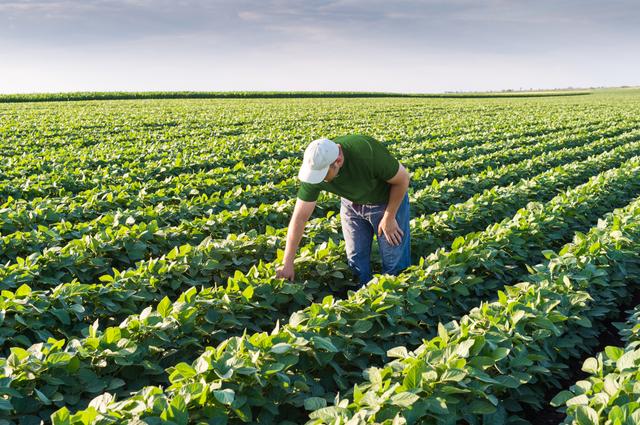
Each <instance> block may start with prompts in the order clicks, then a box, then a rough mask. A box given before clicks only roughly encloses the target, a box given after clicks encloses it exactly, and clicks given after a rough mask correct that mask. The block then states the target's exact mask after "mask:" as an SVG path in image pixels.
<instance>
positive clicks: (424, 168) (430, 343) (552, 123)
mask: <svg viewBox="0 0 640 425" xmlns="http://www.w3.org/2000/svg"><path fill="white" fill-rule="evenodd" d="M574 94H575V95H573V96H559V95H554V96H549V95H545V94H544V93H541V94H539V95H532V96H517V95H516V96H508V95H496V96H491V95H485V96H478V97H473V96H467V97H455V96H451V97H447V96H442V97H419V96H416V97H411V96H407V97H393V96H391V95H389V97H386V96H370V97H357V94H351V95H350V96H353V97H349V96H346V97H338V96H336V95H333V96H327V97H322V96H320V94H316V95H318V96H319V97H315V98H314V97H306V98H304V97H301V98H298V97H295V96H294V97H289V96H282V98H279V97H277V96H275V97H274V96H271V97H266V98H253V97H251V96H245V97H244V98H206V97H202V98H188V97H189V96H187V95H185V98H171V97H176V96H170V95H166V96H162V95H161V94H158V95H157V96H150V95H149V96H146V97H141V98H134V99H128V98H126V96H125V97H121V98H118V97H117V96H115V97H111V98H110V97H109V96H106V95H103V96H102V97H98V98H97V99H95V100H91V96H88V95H87V96H85V95H82V96H78V98H76V99H73V98H72V99H68V100H62V99H61V98H56V97H55V96H53V97H51V98H47V97H46V96H44V97H37V96H33V97H31V98H29V97H25V98H18V99H17V100H18V101H16V99H15V98H11V99H9V98H4V99H3V98H2V97H0V150H1V156H0V290H1V293H0V343H1V344H2V348H1V350H0V424H1V425H5V424H6V425H9V424H20V425H35V424H41V423H45V424H49V423H53V424H56V425H63V424H64V425H71V424H74V425H79V424H82V425H89V424H96V425H98V424H100V425H106V424H149V425H156V424H173V425H185V424H218V425H225V424H240V423H259V424H309V425H320V424H327V425H328V424H333V425H347V424H348V425H357V424H388V425H401V424H439V425H453V424H469V425H485V424H498V425H499V424H527V423H531V424H552V423H554V424H579V425H585V424H611V425H628V424H638V423H640V290H639V288H638V287H636V285H638V284H639V283H640V255H639V253H640V198H639V196H640V90H634V89H624V90H594V91H591V92H583V93H574ZM153 97H158V98H153ZM162 97H165V98H162ZM178 97H181V96H178ZM9 100H11V102H9ZM349 133H360V134H367V135H370V136H372V137H374V138H376V139H377V140H379V141H381V142H382V143H384V144H385V145H386V146H387V148H388V149H389V150H390V151H391V153H392V154H393V155H394V156H395V157H396V158H398V160H399V161H400V162H401V163H402V164H403V165H404V166H405V167H406V168H407V170H408V171H409V172H410V174H411V185H410V188H409V198H410V202H411V216H412V220H411V238H412V241H411V242H412V243H411V245H412V246H411V250H412V256H413V258H412V262H413V265H412V266H411V267H410V268H408V269H407V270H405V271H404V272H402V273H401V274H400V275H398V276H388V275H380V274H377V275H376V276H375V277H374V279H373V280H372V281H371V282H369V283H368V284H367V285H366V286H365V287H363V288H362V289H359V290H356V284H355V282H353V280H352V276H351V273H350V270H349V267H348V266H347V263H346V256H345V246H344V241H343V238H342V233H341V226H340V218H339V214H338V213H339V205H340V199H339V198H337V197H336V196H333V195H331V194H322V195H321V197H320V199H319V201H318V205H317V208H316V210H315V211H314V214H313V216H312V219H311V220H310V221H309V222H308V223H307V226H306V230H305V236H304V238H303V240H302V242H301V245H300V249H299V251H298V255H297V258H296V262H295V264H296V279H295V281H293V282H289V281H285V280H282V279H276V278H275V269H276V267H278V266H279V265H280V264H281V263H280V261H281V259H282V256H283V249H284V246H285V239H286V232H287V225H288V223H289V220H290V218H291V213H292V211H293V206H294V204H295V201H296V199H295V198H296V191H297V187H298V181H297V173H298V169H299V167H300V164H301V161H302V154H303V152H304V148H305V147H306V145H307V144H308V143H309V142H310V141H312V140H314V139H317V138H321V137H328V138H333V137H337V136H341V135H344V134H349ZM372 261H373V263H374V270H377V271H379V270H380V264H379V259H378V255H377V253H376V252H374V253H373V255H372ZM636 307H637V308H636Z"/></svg>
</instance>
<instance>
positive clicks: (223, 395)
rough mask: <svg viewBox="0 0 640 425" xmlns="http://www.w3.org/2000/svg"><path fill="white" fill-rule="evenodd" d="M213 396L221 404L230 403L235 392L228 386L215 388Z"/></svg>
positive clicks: (234, 396)
mask: <svg viewBox="0 0 640 425" xmlns="http://www.w3.org/2000/svg"><path fill="white" fill-rule="evenodd" d="M213 396H214V397H215V398H216V400H218V401H219V402H220V403H222V404H227V405H228V404H231V403H233V400H234V399H235V398H236V393H235V391H233V390H232V389H230V388H227V389H224V390H215V391H213Z"/></svg>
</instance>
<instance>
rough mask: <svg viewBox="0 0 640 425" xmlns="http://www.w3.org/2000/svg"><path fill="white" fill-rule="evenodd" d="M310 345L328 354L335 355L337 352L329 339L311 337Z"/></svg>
mask: <svg viewBox="0 0 640 425" xmlns="http://www.w3.org/2000/svg"><path fill="white" fill-rule="evenodd" d="M311 343H312V344H313V346H314V347H315V348H318V349H321V350H324V351H328V352H330V353H337V352H338V351H339V350H338V349H337V348H336V346H335V345H333V343H332V342H331V340H330V339H329V338H324V337H321V336H313V337H311Z"/></svg>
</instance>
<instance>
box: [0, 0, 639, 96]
mask: <svg viewBox="0 0 640 425" xmlns="http://www.w3.org/2000/svg"><path fill="white" fill-rule="evenodd" d="M638 22H640V3H638V2H637V1H636V0H608V1H604V0H562V1H560V0H537V1H529V0H394V1H389V0H309V1H303V0H37V1H36V0H0V62H1V63H2V66H0V91H2V90H4V91H7V89H6V87H8V84H9V83H10V84H11V87H14V88H19V87H20V83H19V82H18V81H17V80H19V79H20V75H27V74H28V73H26V72H25V71H24V70H25V69H28V70H32V71H31V74H30V75H31V77H30V78H31V79H33V76H34V75H38V70H42V69H44V68H45V67H51V66H52V63H51V61H52V60H53V61H56V60H57V61H62V60H64V61H65V62H64V63H62V62H61V65H60V67H59V69H60V73H61V74H64V72H63V70H64V69H65V66H66V70H67V74H68V75H69V77H60V78H68V82H69V84H71V83H72V82H73V81H74V73H77V72H80V71H77V70H80V69H85V70H87V69H88V68H91V67H90V66H88V65H87V66H86V67H84V68H83V66H84V64H87V63H91V61H95V62H96V63H100V64H101V67H100V66H97V67H96V68H97V69H92V70H91V72H95V73H97V74H96V77H95V81H106V79H107V78H106V77H105V76H104V74H105V73H107V72H111V75H114V68H115V67H126V66H127V65H126V64H127V63H129V64H135V67H132V66H130V67H129V69H128V71H129V73H130V74H129V75H133V73H136V72H140V73H141V74H140V75H141V79H143V77H142V76H143V75H147V74H149V73H150V72H149V71H148V70H152V71H151V73H152V74H153V78H151V77H148V78H151V80H149V81H150V84H152V83H154V82H155V84H156V85H158V84H159V82H162V81H163V80H162V79H163V78H164V79H165V80H167V81H168V79H169V75H168V74H167V72H169V71H166V70H167V69H169V68H171V72H173V73H177V74H178V75H180V73H182V74H183V75H189V77H188V78H189V79H190V80H191V82H192V84H193V85H194V86H195V85H196V79H200V80H198V81H199V83H198V84H203V85H207V84H210V85H211V84H212V85H213V86H212V87H210V88H212V89H215V88H218V87H217V86H216V85H215V84H216V83H215V82H216V81H217V82H220V81H225V84H228V86H229V85H230V83H229V81H233V78H234V76H235V77H236V78H237V79H238V80H237V84H238V85H239V87H246V88H251V87H254V86H259V85H261V84H262V85H267V84H268V81H267V80H266V79H268V78H271V80H270V81H272V85H273V86H274V87H273V88H279V87H276V86H277V84H281V83H282V81H284V82H287V81H289V82H291V84H293V81H294V80H295V81H296V83H295V84H298V83H299V84H301V85H304V84H305V82H306V83H307V85H308V86H309V88H310V89H311V88H314V87H316V86H317V85H318V84H320V83H321V84H323V85H324V84H328V85H331V84H334V85H335V86H336V87H338V86H342V85H344V84H346V82H350V84H353V87H352V88H353V89H357V88H358V84H356V83H359V84H360V85H361V86H364V85H365V82H366V84H367V85H369V84H373V85H376V84H378V85H379V88H380V90H386V89H393V87H399V86H400V85H401V84H400V82H399V81H397V79H398V78H399V77H396V76H400V75H401V76H403V77H402V78H403V84H404V82H408V81H412V82H413V83H412V84H414V85H415V86H416V90H417V89H418V85H419V86H420V87H423V89H428V88H429V87H432V90H436V89H455V88H460V89H464V88H465V87H467V88H470V87H474V88H475V87H478V86H481V85H482V84H485V85H486V86H488V85H492V84H501V81H504V84H513V81H514V80H513V73H514V72H518V73H520V74H521V75H522V80H523V81H525V80H526V79H527V78H528V79H530V80H531V84H530V85H531V86H536V85H549V84H561V83H562V82H564V81H566V78H565V77H562V78H560V77H559V76H560V75H561V74H562V75H564V74H565V73H566V74H567V75H569V76H570V75H571V72H573V73H574V74H575V76H576V77H575V79H576V81H578V80H581V81H602V84H608V83H609V82H611V83H614V79H612V78H609V79H607V75H614V73H613V71H611V70H609V71H608V72H609V74H607V71H605V70H604V65H602V64H594V62H597V60H598V59H599V58H609V57H618V61H617V67H616V72H615V76H616V79H615V81H623V80H625V79H633V78H635V77H634V76H635V73H633V70H634V69H637V65H638V64H639V63H638V62H639V59H636V58H635V57H634V56H632V55H630V54H629V52H630V51H632V50H633V49H637V46H638V45H640V26H639V25H637V23H638ZM48 55H50V56H51V57H48ZM51 58H53V59H51ZM63 58H64V59H63ZM516 62H517V63H518V65H517V66H516ZM480 63H482V66H484V67H485V68H486V72H484V71H482V72H481V70H480V69H478V68H477V67H478V66H480ZM492 63H493V64H494V65H491V64H492ZM169 64H171V66H170V65H169ZM180 64H188V66H189V69H188V71H189V72H187V70H186V68H185V67H180ZM524 64H526V65H524ZM383 65H384V66H383ZM323 66H325V67H328V68H330V69H331V72H328V71H325V72H318V74H317V75H316V74H314V72H316V71H315V69H316V68H317V67H323ZM523 66H524V67H523ZM474 67H475V68H474ZM600 68H602V69H601V70H600V71H598V69H600ZM18 69H20V70H21V71H20V72H18V71H17V70H18ZM252 69H253V70H254V71H251V70H252ZM460 69H463V70H465V71H466V72H467V74H468V77H467V78H468V81H467V83H465V84H463V83H464V74H460V75H458V74H457V72H458V71H459V70H460ZM471 69H473V70H474V71H478V72H475V73H473V72H469V70H471ZM528 69H534V70H536V72H532V73H528V72H525V70H528ZM551 69H553V73H554V75H555V77H554V76H553V75H550V70H551ZM269 70H270V72H271V74H269V73H268V72H267V71H269ZM364 70H367V71H366V73H367V75H366V76H365V75H363V72H365V71H364ZM507 70H509V72H510V73H511V74H509V75H505V73H506V72H507ZM86 72H89V71H86ZM288 72H289V73H291V74H290V76H289V78H288V79H284V80H279V78H280V75H282V74H283V73H284V74H286V73H288ZM101 73H102V74H101ZM145 73H146V74H145ZM124 74H125V75H126V72H125V73H124ZM9 75H10V77H7V76H9ZM100 75H102V77H100ZM207 75H210V76H211V78H210V79H207V78H206V76H207ZM3 76H4V80H2V77H3ZM448 76H449V77H448ZM453 76H455V78H454V77H453ZM491 76H493V77H491ZM536 76H538V77H536ZM87 78H89V77H87ZM109 78H111V77H109ZM154 78H155V79H154ZM171 78H173V75H171ZM185 78H186V77H185ZM373 78H375V79H376V80H371V79H373ZM554 78H555V79H554ZM131 79H133V77H131ZM328 79H331V81H332V82H333V83H332V82H331V81H328ZM367 79H369V80H367ZM501 79H502V80H501ZM3 81H5V82H6V81H9V83H3ZM40 81H43V84H45V82H44V81H45V80H44V79H42V78H41V79H40ZM75 81H79V79H78V76H77V75H75ZM172 81H174V80H172ZM212 81H213V83H212ZM419 81H424V82H425V83H423V84H418V83H417V82H419ZM625 81H626V80H625ZM186 83H188V81H187V82H186ZM3 84H4V86H3ZM30 84H31V83H30ZM113 84H115V83H113ZM314 84H315V85H316V86H313V85H314ZM123 85H124V83H123ZM43 87H44V86H43ZM134 88H135V87H134ZM280 88H286V87H280Z"/></svg>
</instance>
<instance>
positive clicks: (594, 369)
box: [582, 357, 598, 374]
mask: <svg viewBox="0 0 640 425" xmlns="http://www.w3.org/2000/svg"><path fill="white" fill-rule="evenodd" d="M582 370H583V371H584V372H587V373H591V374H596V373H598V361H597V360H596V359H595V358H594V357H589V358H588V359H587V360H585V361H584V363H583V364H582Z"/></svg>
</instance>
